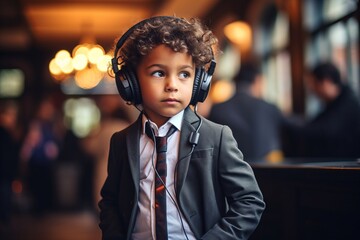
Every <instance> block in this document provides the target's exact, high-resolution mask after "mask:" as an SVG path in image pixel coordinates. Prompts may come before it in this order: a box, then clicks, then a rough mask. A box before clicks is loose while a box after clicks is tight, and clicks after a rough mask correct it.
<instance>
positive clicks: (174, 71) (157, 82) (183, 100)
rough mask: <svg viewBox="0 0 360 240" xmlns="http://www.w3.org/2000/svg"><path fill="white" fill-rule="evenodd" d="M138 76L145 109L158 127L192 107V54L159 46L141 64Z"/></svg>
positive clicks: (193, 66)
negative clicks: (189, 106)
mask: <svg viewBox="0 0 360 240" xmlns="http://www.w3.org/2000/svg"><path fill="white" fill-rule="evenodd" d="M137 76H138V79H139V84H140V90H141V95H142V105H143V108H144V110H145V112H146V113H147V115H148V117H149V118H150V119H151V120H152V121H153V122H155V123H156V124H157V125H158V126H161V125H162V124H164V123H165V122H166V121H167V120H168V119H169V118H170V117H172V116H174V115H176V114H177V113H179V112H180V111H181V110H183V109H184V108H186V107H187V106H188V105H189V103H190V100H191V96H192V91H193V84H194V77H195V65H194V63H193V61H192V57H191V56H190V55H189V54H187V53H179V52H174V51H173V50H172V49H171V48H169V47H167V46H165V45H163V44H162V45H159V46H157V47H155V48H154V49H153V50H152V51H151V52H150V53H149V54H148V55H147V56H144V58H143V59H142V60H141V62H140V64H139V65H138V67H137Z"/></svg>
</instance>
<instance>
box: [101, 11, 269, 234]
mask: <svg viewBox="0 0 360 240" xmlns="http://www.w3.org/2000/svg"><path fill="white" fill-rule="evenodd" d="M216 43H217V40H216V38H215V36H214V35H213V34H212V32H211V31H209V30H208V29H206V28H205V27H204V26H202V25H201V23H200V22H199V21H198V20H195V19H192V20H186V19H183V18H177V17H165V16H163V17H153V18H150V19H146V20H144V21H142V22H140V23H138V24H136V25H135V26H133V27H132V28H130V29H129V30H128V31H127V32H126V33H125V34H124V35H123V36H122V37H121V38H120V40H119V41H118V42H117V45H116V49H115V57H114V59H113V61H112V67H113V70H114V73H115V78H116V83H117V87H118V90H119V93H120V95H121V96H122V98H123V99H124V100H125V101H127V102H129V103H131V104H133V105H134V106H135V107H136V108H138V109H139V110H141V113H140V115H139V118H138V120H137V121H135V122H134V123H133V124H131V125H130V126H129V127H128V128H126V129H125V130H123V131H120V132H117V133H115V134H114V135H113V136H112V138H111V142H110V153H109V160H108V176H107V179H106V181H105V184H104V186H103V188H102V191H101V196H102V200H101V201H100V203H99V207H100V228H101V230H102V236H103V239H158V240H159V239H248V238H249V236H250V235H251V233H252V232H253V231H254V230H255V228H256V226H257V225H258V223H259V221H260V217H261V214H262V212H263V210H264V208H265V204H264V202H263V198H262V194H261V191H260V189H259V187H258V184H257V182H256V179H255V177H254V174H253V171H252V169H251V168H250V166H249V165H248V164H247V163H246V162H245V161H243V155H242V153H241V152H240V150H239V149H238V147H237V143H236V141H235V139H234V137H233V135H232V133H231V130H230V128H228V127H227V126H223V125H218V124H215V123H213V122H210V121H208V120H207V119H204V118H202V117H200V116H198V115H197V113H196V111H195V112H194V111H193V110H192V109H195V110H196V104H197V103H198V102H202V101H204V100H205V98H206V96H207V93H208V90H209V85H210V81H211V76H212V72H213V70H214V67H215V62H214V55H213V50H212V47H213V46H214V45H215V44H216ZM208 65H210V66H209V68H208V70H207V71H206V70H205V67H207V66H208ZM190 105H193V106H195V108H192V107H190ZM169 129H170V131H171V135H170V133H168V132H169ZM167 133H168V134H167ZM165 135H169V136H168V137H167V145H166V146H167V147H164V146H163V145H162V142H161V141H160V140H159V141H158V139H160V138H159V137H158V136H165ZM159 146H161V148H162V150H164V151H161V149H160V150H158V149H157V148H160V147H159ZM166 148H167V149H166ZM166 150H167V151H166ZM164 154H165V155H166V158H165V157H163V156H164ZM164 159H165V160H164ZM158 165H159V166H158Z"/></svg>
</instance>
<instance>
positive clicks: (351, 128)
mask: <svg viewBox="0 0 360 240" xmlns="http://www.w3.org/2000/svg"><path fill="white" fill-rule="evenodd" d="M306 80H307V81H306V83H307V87H308V89H309V90H310V91H311V93H313V94H315V96H316V97H317V98H318V99H319V100H320V101H321V103H322V105H323V108H322V109H321V110H320V111H319V112H318V113H317V114H316V115H315V116H314V117H313V118H311V119H309V120H308V121H306V123H305V125H303V126H300V127H297V128H295V129H296V130H295V132H296V134H295V135H294V136H293V138H294V139H298V141H297V143H296V145H297V146H301V147H302V150H301V152H299V154H298V155H299V156H301V157H309V158H330V159H341V158H342V159H348V158H359V157H360V147H359V139H360V104H359V99H358V98H357V97H356V95H355V93H354V92H353V91H352V90H351V88H350V87H349V86H347V84H346V83H345V81H344V79H342V78H341V75H340V72H339V70H338V68H337V67H336V66H335V65H334V64H333V63H331V62H324V63H319V64H318V65H316V66H315V67H314V68H312V69H311V70H310V72H309V74H308V77H307V78H306Z"/></svg>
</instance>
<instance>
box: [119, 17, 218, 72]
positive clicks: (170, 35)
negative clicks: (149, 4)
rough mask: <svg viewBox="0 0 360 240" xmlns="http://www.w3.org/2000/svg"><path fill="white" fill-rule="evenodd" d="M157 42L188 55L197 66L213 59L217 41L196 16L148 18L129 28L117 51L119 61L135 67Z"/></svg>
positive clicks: (201, 65)
mask: <svg viewBox="0 0 360 240" xmlns="http://www.w3.org/2000/svg"><path fill="white" fill-rule="evenodd" d="M160 44H165V45H167V46H168V47H170V48H171V49H172V50H173V51H175V52H182V53H188V54H190V55H191V56H192V59H193V61H194V63H195V65H196V67H203V66H205V65H206V64H207V63H209V62H210V61H211V59H212V58H213V55H214V53H213V49H212V46H213V45H215V44H217V38H216V37H215V36H214V34H213V33H212V32H211V31H210V30H209V29H207V28H206V27H205V26H204V25H202V23H201V22H200V20H198V19H195V18H192V19H189V20H186V19H185V18H178V17H168V16H162V17H153V18H149V19H148V20H146V21H145V22H144V23H143V24H140V26H138V27H136V28H135V29H134V30H133V31H132V33H131V34H130V35H129V37H128V39H127V40H126V41H125V43H124V45H123V46H122V47H121V49H120V50H119V53H118V56H119V57H120V63H119V64H121V63H125V64H126V65H128V66H129V65H130V66H131V67H133V68H134V67H135V66H136V65H137V64H139V62H140V61H141V59H142V57H143V56H146V55H147V54H148V53H149V52H150V51H151V50H152V49H154V48H155V47H157V46H158V45H160ZM118 61H119V60H118Z"/></svg>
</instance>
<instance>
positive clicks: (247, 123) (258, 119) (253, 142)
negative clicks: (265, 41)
mask: <svg viewBox="0 0 360 240" xmlns="http://www.w3.org/2000/svg"><path fill="white" fill-rule="evenodd" d="M234 81H235V84H236V92H235V94H234V96H233V97H232V98H230V99H229V100H227V101H225V102H223V103H219V104H215V105H213V106H212V108H211V110H210V114H209V116H208V118H209V119H210V120H212V121H214V122H217V123H220V124H224V125H228V126H229V127H230V128H231V130H232V131H233V134H234V137H235V139H236V141H237V143H238V147H239V148H240V150H241V151H242V152H243V154H244V160H246V161H248V162H254V161H262V160H269V161H280V160H281V159H282V145H281V127H282V121H283V116H282V113H281V112H280V110H279V109H278V108H277V107H276V106H275V105H273V104H271V103H268V102H266V101H265V100H263V99H262V98H261V97H262V84H263V76H262V73H261V71H260V69H259V68H258V66H257V64H256V63H255V62H246V63H242V64H241V66H240V69H239V71H238V73H237V74H236V75H235V77H234Z"/></svg>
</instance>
